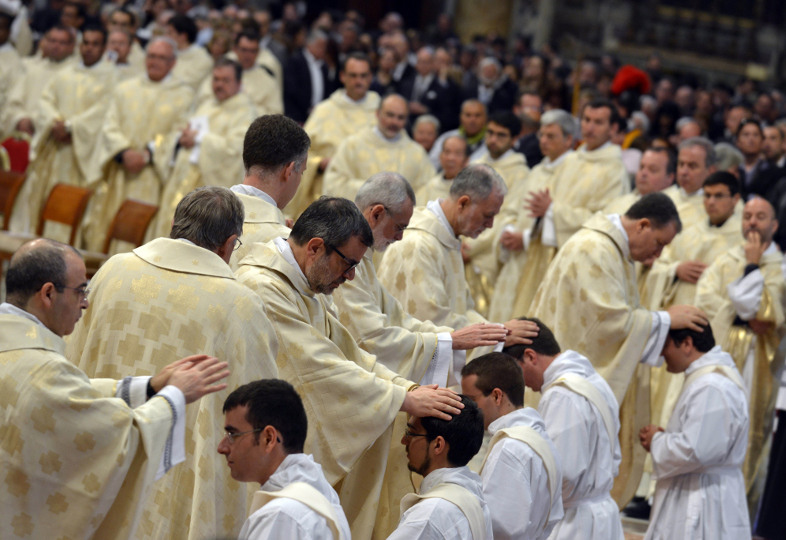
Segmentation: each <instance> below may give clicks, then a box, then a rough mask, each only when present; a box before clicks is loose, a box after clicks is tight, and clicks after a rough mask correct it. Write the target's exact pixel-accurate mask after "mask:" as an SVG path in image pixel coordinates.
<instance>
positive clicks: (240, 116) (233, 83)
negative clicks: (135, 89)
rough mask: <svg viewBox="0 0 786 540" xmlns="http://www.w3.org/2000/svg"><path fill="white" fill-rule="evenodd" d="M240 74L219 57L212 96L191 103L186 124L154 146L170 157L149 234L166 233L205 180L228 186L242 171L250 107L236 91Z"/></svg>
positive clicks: (251, 115) (233, 64)
mask: <svg viewBox="0 0 786 540" xmlns="http://www.w3.org/2000/svg"><path fill="white" fill-rule="evenodd" d="M240 78H241V69H240V65H239V64H238V63H237V62H233V61H232V60H227V59H226V58H220V59H219V60H218V61H217V62H216V65H215V67H214V68H213V77H212V88H213V97H212V99H209V100H207V101H203V102H202V103H201V104H200V105H199V106H198V107H197V109H196V111H195V112H194V114H193V116H191V118H190V119H189V123H188V126H186V127H185V128H183V129H182V130H179V131H176V132H175V133H173V134H171V135H170V136H169V137H167V138H165V139H163V140H162V141H161V143H160V144H157V145H156V148H155V152H154V153H156V154H158V155H160V156H162V158H163V157H164V156H167V155H171V156H174V157H173V160H172V165H171V166H169V163H167V164H166V165H167V168H168V170H169V171H170V172H168V174H167V173H166V172H165V175H166V176H165V178H166V180H165V182H164V189H163V194H162V195H161V205H160V206H161V208H160V209H159V211H158V214H157V215H156V222H155V225H154V229H153V230H154V232H155V236H166V235H167V234H169V230H170V229H171V228H172V216H174V215H175V208H176V207H177V204H178V203H179V202H180V199H182V198H183V196H185V194H186V193H189V192H191V191H193V190H194V189H196V188H198V187H201V186H206V185H210V186H224V187H230V186H232V185H233V184H234V183H235V182H236V181H237V179H238V178H240V177H241V176H242V175H243V162H242V160H241V159H240V152H241V150H242V148H243V146H242V143H241V141H242V140H243V137H244V136H245V133H246V126H248V125H249V124H251V122H253V121H254V118H255V117H256V109H255V108H254V105H253V104H252V103H251V100H250V99H249V98H248V96H247V95H246V94H243V93H242V92H241V91H240V80H241V79H240ZM167 161H169V160H167Z"/></svg>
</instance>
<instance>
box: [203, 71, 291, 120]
mask: <svg viewBox="0 0 786 540" xmlns="http://www.w3.org/2000/svg"><path fill="white" fill-rule="evenodd" d="M241 92H243V93H244V94H245V95H247V96H248V98H249V99H250V100H251V102H252V103H253V104H254V107H255V108H256V112H257V115H262V114H283V113H284V97H283V95H282V94H281V88H279V85H278V83H277V82H276V79H275V77H274V76H272V75H271V74H270V73H268V72H267V71H266V70H265V69H264V68H262V67H260V66H254V67H252V68H251V69H245V70H243V79H242V81H241ZM213 97H214V96H213V79H212V77H207V78H205V80H204V81H202V84H201V85H200V86H199V91H198V92H197V96H196V103H197V106H199V105H201V104H202V103H204V102H205V101H209V100H210V99H212V98H213ZM246 127H248V126H246Z"/></svg>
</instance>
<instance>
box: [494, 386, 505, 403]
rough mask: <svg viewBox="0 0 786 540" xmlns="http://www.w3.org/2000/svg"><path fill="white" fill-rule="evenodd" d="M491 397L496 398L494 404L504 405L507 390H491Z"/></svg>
mask: <svg viewBox="0 0 786 540" xmlns="http://www.w3.org/2000/svg"><path fill="white" fill-rule="evenodd" d="M491 397H492V399H493V400H494V404H495V405H496V406H497V407H499V406H500V405H502V400H503V399H505V392H503V391H502V390H501V389H500V388H495V389H494V390H492V391H491Z"/></svg>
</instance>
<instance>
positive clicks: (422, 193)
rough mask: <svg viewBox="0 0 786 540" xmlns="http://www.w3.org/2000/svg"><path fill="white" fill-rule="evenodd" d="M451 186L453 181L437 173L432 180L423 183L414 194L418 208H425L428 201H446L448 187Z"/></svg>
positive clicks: (443, 174)
mask: <svg viewBox="0 0 786 540" xmlns="http://www.w3.org/2000/svg"><path fill="white" fill-rule="evenodd" d="M452 185H453V179H452V178H451V179H450V180H448V179H446V178H445V173H438V174H437V175H436V176H435V177H434V178H432V179H431V180H429V181H428V182H426V183H425V185H423V186H422V187H421V188H420V189H418V190H417V191H416V192H415V199H417V205H418V206H426V203H428V202H429V201H436V200H437V199H446V198H448V197H450V186H452Z"/></svg>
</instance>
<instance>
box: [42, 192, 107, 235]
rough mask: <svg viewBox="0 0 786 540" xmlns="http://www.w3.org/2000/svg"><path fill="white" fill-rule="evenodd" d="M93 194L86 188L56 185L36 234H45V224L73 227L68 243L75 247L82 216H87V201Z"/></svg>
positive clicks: (45, 206) (43, 211) (47, 201)
mask: <svg viewBox="0 0 786 540" xmlns="http://www.w3.org/2000/svg"><path fill="white" fill-rule="evenodd" d="M92 194H93V192H92V191H91V190H89V189H86V188H81V187H77V186H71V185H68V184H55V187H53V188H52V191H50V192H49V197H48V198H47V199H46V203H44V209H43V210H42V211H41V217H39V218H38V228H37V229H36V234H37V235H38V236H42V235H43V234H44V222H46V221H56V222H57V223H62V224H64V225H68V226H69V227H71V236H70V237H69V239H68V243H69V244H71V245H73V244H74V240H75V239H76V233H77V231H78V230H79V225H80V224H81V223H82V216H84V215H85V209H86V208H87V201H89V200H90V196H91V195H92Z"/></svg>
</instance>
